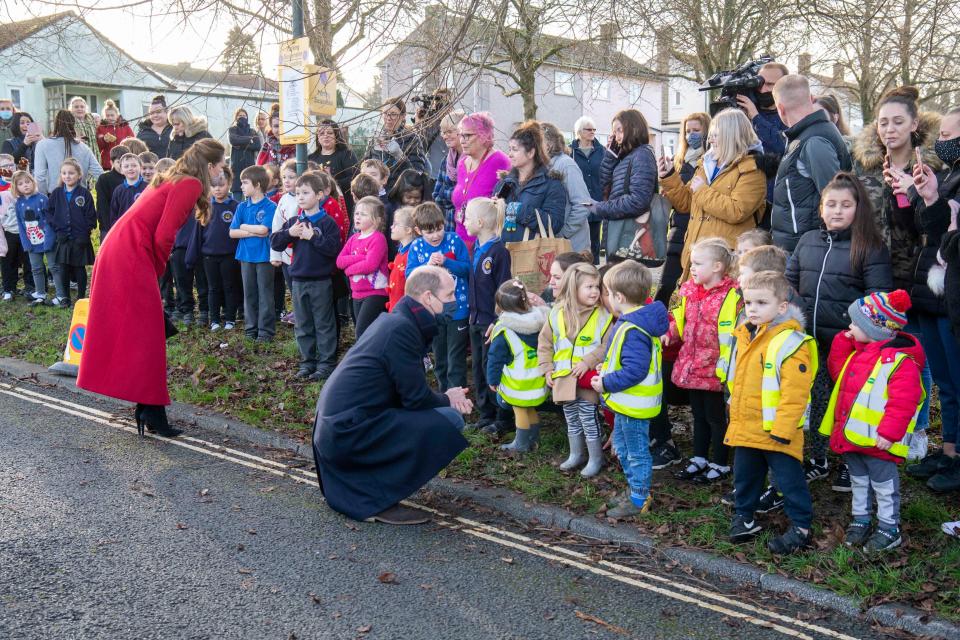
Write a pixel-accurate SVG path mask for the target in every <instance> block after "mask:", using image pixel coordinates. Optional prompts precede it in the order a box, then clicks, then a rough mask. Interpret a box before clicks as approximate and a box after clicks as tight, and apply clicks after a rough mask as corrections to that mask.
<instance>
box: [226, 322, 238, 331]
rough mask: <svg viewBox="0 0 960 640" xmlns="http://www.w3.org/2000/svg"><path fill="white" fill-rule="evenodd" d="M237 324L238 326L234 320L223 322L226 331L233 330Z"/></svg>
mask: <svg viewBox="0 0 960 640" xmlns="http://www.w3.org/2000/svg"><path fill="white" fill-rule="evenodd" d="M235 326H236V325H234V324H233V323H232V322H224V323H223V329H224V331H233V328H234V327H235Z"/></svg>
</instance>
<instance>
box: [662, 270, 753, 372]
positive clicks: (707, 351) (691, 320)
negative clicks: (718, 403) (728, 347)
mask: <svg viewBox="0 0 960 640" xmlns="http://www.w3.org/2000/svg"><path fill="white" fill-rule="evenodd" d="M736 286H737V282H736V281H735V280H733V279H732V278H724V279H723V280H721V281H720V282H719V284H717V286H715V287H711V288H709V289H704V288H703V287H701V286H700V285H699V284H697V283H696V282H694V281H693V280H692V279H691V280H687V281H686V282H684V283H683V284H682V285H681V286H680V295H681V296H686V297H687V313H686V322H685V324H684V326H683V344H681V345H680V352H679V353H678V354H677V360H676V362H674V364H673V376H672V378H671V379H672V380H673V384H675V385H677V386H678V387H680V388H681V389H698V390H701V391H720V390H722V388H723V386H722V385H721V384H720V378H718V377H717V360H718V359H719V358H720V338H719V337H718V336H717V316H719V315H720V307H721V306H723V300H724V298H726V297H727V292H728V291H730V289H734V288H736ZM679 312H680V308H679V307H677V308H676V309H674V310H672V311H671V312H670V340H671V342H673V341H676V340H677V339H678V334H677V322H676V320H675V319H674V314H675V313H679Z"/></svg>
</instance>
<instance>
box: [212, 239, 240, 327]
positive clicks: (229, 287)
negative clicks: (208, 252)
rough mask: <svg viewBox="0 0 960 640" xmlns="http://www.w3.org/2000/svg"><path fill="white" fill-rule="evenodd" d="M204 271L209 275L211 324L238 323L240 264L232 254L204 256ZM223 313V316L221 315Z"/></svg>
mask: <svg viewBox="0 0 960 640" xmlns="http://www.w3.org/2000/svg"><path fill="white" fill-rule="evenodd" d="M203 269H204V271H205V272H206V274H207V287H208V288H207V297H208V300H209V304H208V307H209V309H210V323H211V324H213V323H216V324H220V322H221V319H222V320H223V322H236V320H237V307H239V306H240V300H241V298H242V296H241V292H242V287H238V286H237V282H238V281H239V280H240V263H239V262H237V260H236V258H234V257H233V254H232V253H228V254H226V255H221V256H204V257H203ZM221 311H222V315H221Z"/></svg>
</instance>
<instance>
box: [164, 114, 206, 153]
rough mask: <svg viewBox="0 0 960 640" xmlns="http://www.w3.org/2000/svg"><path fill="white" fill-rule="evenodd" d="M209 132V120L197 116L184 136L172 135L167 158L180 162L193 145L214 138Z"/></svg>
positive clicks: (188, 126)
mask: <svg viewBox="0 0 960 640" xmlns="http://www.w3.org/2000/svg"><path fill="white" fill-rule="evenodd" d="M212 137H213V136H211V135H210V132H209V131H207V119H206V118H205V117H203V116H197V119H196V120H194V121H193V122H192V123H191V124H188V125H187V126H186V128H185V129H184V132H183V135H182V136H178V135H171V136H170V146H169V147H167V157H168V158H170V159H171V160H179V159H180V156H182V155H183V154H184V153H186V152H187V149H189V148H190V147H191V146H193V143H194V142H196V141H197V140H203V139H204V138H212Z"/></svg>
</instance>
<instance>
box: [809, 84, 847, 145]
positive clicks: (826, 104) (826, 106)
mask: <svg viewBox="0 0 960 640" xmlns="http://www.w3.org/2000/svg"><path fill="white" fill-rule="evenodd" d="M814 102H815V103H817V105H819V106H820V107H822V108H823V110H824V111H826V112H827V113H829V114H830V115H831V116H835V117H836V118H837V122H836V125H837V129H838V130H839V131H840V135H842V136H848V135H850V127H848V126H847V120H846V118H844V117H843V109H841V108H840V101H839V100H837V96H835V95H833V94H832V93H825V94H823V95H822V96H817V97H816V99H815V100H814ZM831 119H832V118H831Z"/></svg>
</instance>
